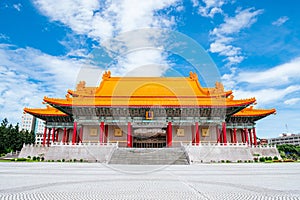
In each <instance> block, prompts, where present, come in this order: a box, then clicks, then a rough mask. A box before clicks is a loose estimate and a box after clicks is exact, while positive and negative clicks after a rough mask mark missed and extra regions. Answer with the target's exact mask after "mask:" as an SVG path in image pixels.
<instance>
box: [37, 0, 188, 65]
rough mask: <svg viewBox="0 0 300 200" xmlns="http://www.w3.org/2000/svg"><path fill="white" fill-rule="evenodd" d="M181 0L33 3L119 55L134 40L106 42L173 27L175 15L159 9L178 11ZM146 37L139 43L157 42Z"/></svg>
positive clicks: (46, 13)
mask: <svg viewBox="0 0 300 200" xmlns="http://www.w3.org/2000/svg"><path fill="white" fill-rule="evenodd" d="M178 1H179V0H153V1H140V0H115V1H109V0H107V1H101V2H99V1H97V0H91V1H88V2H85V1H84V2H83V1H77V0H65V1H63V2H61V1H58V0H54V1H53V0H34V4H35V6H36V7H37V8H38V9H39V10H40V12H41V13H42V14H44V15H46V16H48V17H49V18H50V19H51V20H53V21H59V22H62V23H63V24H65V25H66V26H68V27H70V28H71V29H72V30H73V31H74V32H75V33H77V34H82V35H87V36H88V37H90V38H92V39H94V40H96V41H98V42H99V43H100V45H102V46H103V47H105V48H108V49H107V51H112V50H114V51H115V52H114V53H117V54H118V53H120V52H119V51H120V50H121V51H123V50H124V49H126V48H128V47H127V45H128V44H127V42H131V41H128V40H122V41H117V42H118V44H116V43H113V44H107V43H108V41H110V39H112V38H115V37H117V36H119V35H120V34H124V33H126V32H129V33H131V31H133V30H137V29H144V28H150V27H155V28H172V27H173V26H174V25H175V18H174V16H168V15H167V14H158V13H157V12H158V11H160V10H162V9H167V8H170V7H174V8H175V10H176V8H178V7H177V6H178V5H179V3H178ZM133 5H134V6H133ZM182 9H183V8H179V11H181V10H182ZM140 39H141V38H140ZM143 39H144V41H143V42H141V43H140V44H142V45H143V44H145V43H148V42H151V43H155V42H156V41H154V40H153V37H148V38H147V37H143ZM156 39H157V38H156ZM131 40H132V38H131ZM114 42H116V41H114ZM112 46H113V48H112ZM116 47H117V48H116ZM143 53H146V54H147V53H150V54H149V55H144V56H145V57H147V58H151V57H150V55H151V54H152V53H151V52H149V51H143ZM136 55H137V54H128V55H127V57H128V56H136ZM160 57H161V58H160V59H157V56H155V57H153V59H152V63H153V64H157V63H155V62H156V61H157V60H161V59H163V58H164V55H162V54H161V55H160ZM122 58H123V57H119V59H122ZM134 59H139V58H137V57H134V58H131V59H128V58H127V59H125V60H120V61H118V63H124V62H125V61H126V60H134ZM124 66H132V65H131V64H130V63H128V65H124ZM122 67H123V66H122ZM128 70H131V69H128ZM128 70H127V71H128ZM125 71H126V70H125Z"/></svg>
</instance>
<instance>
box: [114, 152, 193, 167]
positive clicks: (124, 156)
mask: <svg viewBox="0 0 300 200" xmlns="http://www.w3.org/2000/svg"><path fill="white" fill-rule="evenodd" d="M109 164H125V165H126V164H131V165H188V164H189V163H188V160H187V156H186V154H185V151H184V150H183V149H182V148H117V149H116V150H115V151H114V153H113V154H112V156H111V159H110V161H109Z"/></svg>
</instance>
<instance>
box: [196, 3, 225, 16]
mask: <svg viewBox="0 0 300 200" xmlns="http://www.w3.org/2000/svg"><path fill="white" fill-rule="evenodd" d="M227 2H228V1H226V0H202V1H201V2H200V1H198V0H192V3H193V6H194V7H198V12H199V14H200V15H201V16H203V17H211V18H213V17H214V16H215V14H217V13H223V10H222V6H223V5H224V4H226V3H227Z"/></svg>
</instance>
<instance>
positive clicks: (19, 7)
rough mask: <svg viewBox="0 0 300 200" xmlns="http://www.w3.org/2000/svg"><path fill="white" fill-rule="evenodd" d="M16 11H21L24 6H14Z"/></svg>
mask: <svg viewBox="0 0 300 200" xmlns="http://www.w3.org/2000/svg"><path fill="white" fill-rule="evenodd" d="M13 7H14V9H16V10H17V11H19V12H20V11H21V8H22V4H20V3H18V4H14V5H13Z"/></svg>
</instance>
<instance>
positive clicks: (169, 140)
mask: <svg viewBox="0 0 300 200" xmlns="http://www.w3.org/2000/svg"><path fill="white" fill-rule="evenodd" d="M172 137H173V134H172V122H168V126H167V147H172V139H173V138H172Z"/></svg>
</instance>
